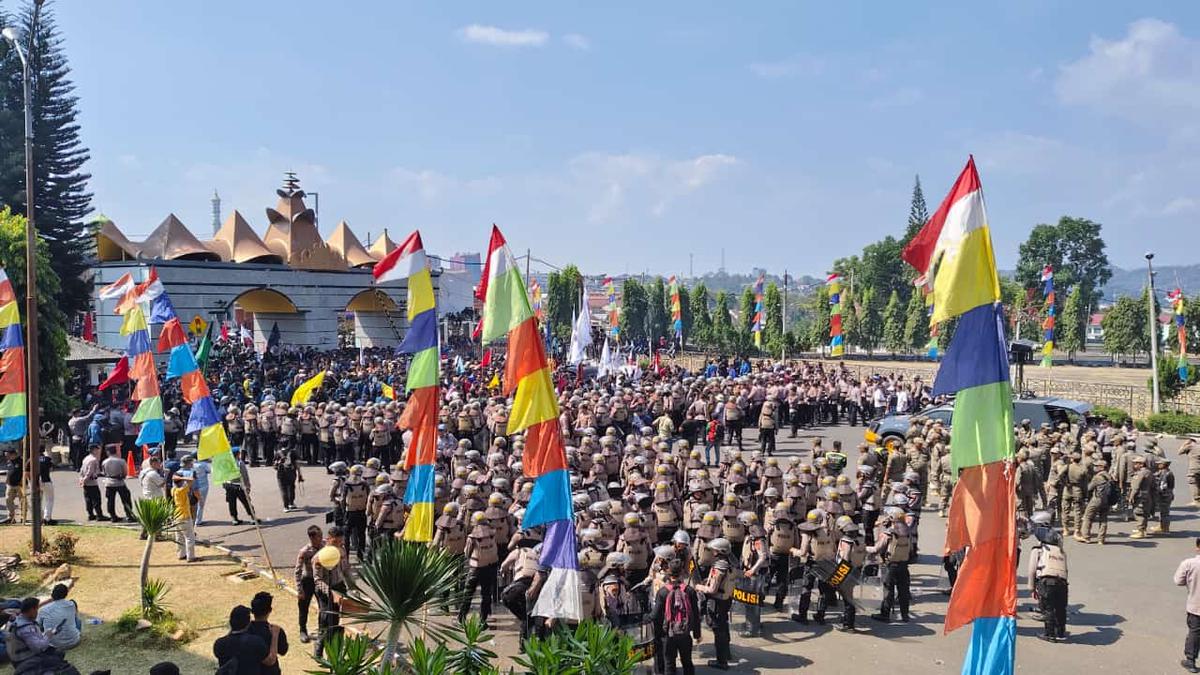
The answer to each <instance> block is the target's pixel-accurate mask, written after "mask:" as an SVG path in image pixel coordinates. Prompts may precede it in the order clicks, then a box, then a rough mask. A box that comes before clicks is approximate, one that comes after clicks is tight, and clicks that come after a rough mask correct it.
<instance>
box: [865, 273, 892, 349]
mask: <svg viewBox="0 0 1200 675" xmlns="http://www.w3.org/2000/svg"><path fill="white" fill-rule="evenodd" d="M892 292H893V293H894V292H895V291H892ZM877 297H878V296H877V294H876V292H875V289H874V288H868V289H867V290H866V292H865V293H863V301H862V304H861V305H860V307H859V313H858V343H859V345H860V346H862V347H863V348H864V349H866V350H867V353H872V352H874V351H875V350H876V349H878V348H879V345H880V344H881V343H882V342H883V308H882V307H881V306H880V300H878V299H877Z"/></svg>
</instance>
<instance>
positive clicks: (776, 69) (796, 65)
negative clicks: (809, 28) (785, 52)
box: [750, 54, 826, 80]
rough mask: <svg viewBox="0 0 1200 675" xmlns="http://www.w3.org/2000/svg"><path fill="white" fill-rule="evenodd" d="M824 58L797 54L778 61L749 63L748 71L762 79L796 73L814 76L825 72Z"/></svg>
mask: <svg viewBox="0 0 1200 675" xmlns="http://www.w3.org/2000/svg"><path fill="white" fill-rule="evenodd" d="M825 68H826V63H825V60H824V59H822V58H820V57H817V56H806V55H803V54H797V55H795V56H789V57H788V58H786V59H780V60H778V61H762V62H759V63H751V64H750V72H752V73H754V74H755V75H757V76H759V77H761V78H763V79H764V80H778V79H781V78H785V77H794V76H797V75H804V76H815V75H821V74H822V73H824V72H825Z"/></svg>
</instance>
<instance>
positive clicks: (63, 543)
mask: <svg viewBox="0 0 1200 675" xmlns="http://www.w3.org/2000/svg"><path fill="white" fill-rule="evenodd" d="M44 543H45V546H43V547H42V552H41V553H34V554H33V555H31V556H30V557H31V558H32V559H33V564H35V565H37V566H39V567H58V566H59V565H62V564H63V563H69V562H74V561H75V545H76V544H78V543H79V535H77V534H73V533H71V532H55V533H54V536H53V537H50V539H49V540H48V541H46V542H44ZM29 547H30V549H32V548H33V542H30V543H29Z"/></svg>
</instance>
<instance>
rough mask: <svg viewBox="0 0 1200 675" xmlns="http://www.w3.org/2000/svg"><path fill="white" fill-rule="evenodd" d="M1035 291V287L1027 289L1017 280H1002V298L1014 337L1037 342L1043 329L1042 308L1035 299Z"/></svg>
mask: <svg viewBox="0 0 1200 675" xmlns="http://www.w3.org/2000/svg"><path fill="white" fill-rule="evenodd" d="M1033 292H1034V291H1033V289H1029V290H1026V289H1025V288H1024V287H1022V286H1021V284H1019V283H1017V282H1016V281H1012V280H1009V279H1001V280H1000V299H1001V301H1002V302H1003V303H1004V309H1005V312H1006V313H1007V317H1006V318H1007V320H1008V327H1009V331H1010V332H1011V333H1012V335H1013V339H1016V338H1018V337H1020V338H1021V339H1022V340H1033V341H1035V342H1036V341H1037V340H1039V339H1041V338H1040V336H1041V334H1042V330H1041V324H1040V319H1039V316H1040V314H1041V312H1042V310H1041V308H1040V307H1039V305H1038V304H1037V302H1036V301H1035V300H1033ZM1018 327H1019V328H1020V330H1018Z"/></svg>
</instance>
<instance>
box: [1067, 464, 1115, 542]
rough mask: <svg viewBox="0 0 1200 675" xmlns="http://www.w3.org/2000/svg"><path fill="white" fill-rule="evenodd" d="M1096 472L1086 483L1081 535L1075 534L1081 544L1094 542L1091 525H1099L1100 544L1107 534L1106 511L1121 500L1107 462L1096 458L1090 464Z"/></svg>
mask: <svg viewBox="0 0 1200 675" xmlns="http://www.w3.org/2000/svg"><path fill="white" fill-rule="evenodd" d="M1092 466H1093V467H1095V469H1096V473H1095V474H1094V475H1093V476H1092V480H1091V481H1090V482H1089V483H1088V486H1087V491H1088V495H1090V496H1089V497H1088V503H1087V508H1085V509H1084V510H1083V530H1082V533H1081V534H1082V536H1080V535H1079V534H1077V535H1076V537H1075V540H1076V541H1078V542H1080V543H1083V544H1092V543H1095V542H1094V541H1093V540H1092V525H1093V524H1098V525H1099V526H1100V532H1099V536H1100V539H1099V540H1098V541H1099V542H1100V543H1101V544H1103V543H1104V539H1105V538H1106V537H1107V536H1108V512H1109V511H1110V510H1112V507H1114V506H1116V505H1117V504H1118V503H1120V501H1121V489H1120V488H1119V487H1118V486H1117V482H1116V481H1114V480H1113V479H1112V476H1110V475H1109V473H1108V462H1106V461H1104V460H1103V459H1098V460H1096V461H1095V463H1093V464H1092Z"/></svg>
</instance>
